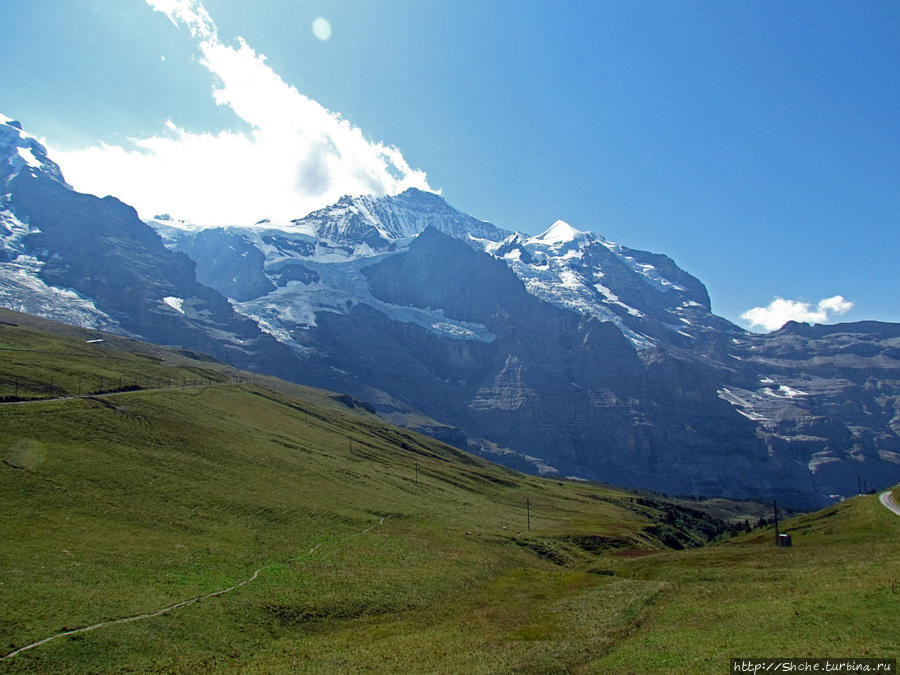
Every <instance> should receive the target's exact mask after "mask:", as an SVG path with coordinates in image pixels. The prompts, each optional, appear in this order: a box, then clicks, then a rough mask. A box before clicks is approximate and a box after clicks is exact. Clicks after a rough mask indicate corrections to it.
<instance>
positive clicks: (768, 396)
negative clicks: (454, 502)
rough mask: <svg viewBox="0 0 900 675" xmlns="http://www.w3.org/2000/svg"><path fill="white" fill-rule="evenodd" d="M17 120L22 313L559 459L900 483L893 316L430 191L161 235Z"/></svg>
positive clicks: (498, 448) (824, 491)
mask: <svg viewBox="0 0 900 675" xmlns="http://www.w3.org/2000/svg"><path fill="white" fill-rule="evenodd" d="M4 119H5V120H7V121H6V122H4V123H3V124H2V125H0V128H2V138H3V139H6V140H7V141H8V142H5V144H4V145H3V146H2V147H3V148H4V149H5V159H4V156H2V155H0V178H2V183H3V193H4V195H5V197H4V198H3V199H4V201H3V203H2V208H0V226H2V228H0V259H2V260H3V262H2V264H0V300H2V302H3V303H4V304H6V305H7V306H12V307H13V308H15V309H24V310H25V311H30V312H32V313H36V314H41V313H43V314H44V315H47V316H54V317H57V318H61V319H63V320H68V321H70V322H73V323H78V322H82V323H86V324H89V325H93V326H95V327H101V326H102V327H106V328H112V329H114V330H118V331H120V332H125V333H130V334H134V335H140V336H142V337H144V338H148V339H151V340H154V341H158V342H162V343H168V344H171V343H178V344H182V345H183V346H185V347H187V348H190V349H195V350H198V351H206V352H208V353H210V354H211V355H213V356H215V357H217V358H221V359H224V360H226V361H227V362H229V363H232V364H234V365H237V366H239V367H247V368H251V369H255V370H259V371H260V372H268V373H273V374H279V375H281V376H283V377H286V378H289V379H292V380H295V381H298V382H303V383H308V384H313V385H316V386H323V387H326V388H329V389H333V390H337V391H341V392H343V393H347V394H349V395H351V396H354V397H356V398H357V399H359V400H362V401H366V402H368V403H369V404H370V405H372V406H373V407H374V408H375V409H376V410H377V411H378V412H379V414H381V415H382V416H384V417H385V418H386V419H390V420H392V421H398V422H401V423H405V424H407V425H408V426H410V427H411V428H419V429H421V430H427V431H429V432H431V433H433V434H435V435H437V436H439V437H443V438H445V439H451V440H452V442H453V443H455V444H456V445H457V446H459V447H463V448H467V449H470V450H473V451H476V452H479V453H481V454H484V455H485V456H491V457H493V458H499V459H501V460H504V461H507V462H509V463H513V464H515V465H516V466H522V465H523V464H522V463H523V462H524V463H525V464H526V465H530V466H531V467H532V469H533V470H535V471H541V472H545V473H546V472H551V473H552V472H556V473H559V474H562V475H566V476H577V477H582V478H590V479H598V480H608V481H611V482H616V483H618V484H621V485H632V486H639V487H640V486H642V487H649V488H652V489H655V490H660V491H666V492H675V493H682V494H722V495H727V496H734V497H746V496H755V497H757V498H770V497H777V498H778V499H779V501H784V502H785V503H789V502H790V503H795V504H804V505H818V504H822V503H827V502H828V501H829V499H831V497H830V496H831V495H837V497H839V496H841V495H849V494H853V493H854V487H855V485H857V483H858V481H859V479H860V477H865V478H866V479H867V480H873V481H875V480H878V481H882V482H885V481H894V482H896V481H897V480H900V329H898V328H897V327H896V325H895V324H886V325H880V324H877V323H873V322H861V323H858V324H853V325H849V327H841V326H828V327H804V326H803V325H800V324H787V325H786V326H785V327H783V328H782V329H781V330H779V331H775V332H773V333H771V334H767V335H759V334H754V333H750V332H749V331H746V330H743V329H741V328H739V327H737V326H735V325H734V324H732V323H730V322H728V321H727V320H725V319H723V318H721V317H718V316H716V315H715V314H713V313H712V311H711V305H710V302H709V294H708V292H707V290H706V288H705V286H704V285H703V283H702V282H701V281H700V280H699V279H697V278H696V277H693V276H692V275H690V274H689V273H688V272H686V271H684V270H682V269H681V268H679V267H678V266H677V264H675V263H674V261H672V260H671V259H670V258H668V257H667V256H665V255H663V254H657V253H650V252H646V251H639V250H636V249H631V248H628V247H626V246H623V245H620V244H616V243H614V242H610V241H607V240H606V239H604V238H603V237H601V236H599V235H596V234H593V233H591V232H584V231H581V230H578V229H576V228H574V227H572V226H571V225H569V224H567V223H564V222H563V221H557V222H556V223H554V224H553V225H551V227H550V228H548V230H547V231H545V232H544V233H542V234H541V235H537V236H535V237H529V236H527V235H523V234H521V233H516V232H511V231H509V230H504V229H502V228H498V227H496V226H494V225H491V224H490V223H485V222H484V221H479V220H477V219H475V218H473V217H471V216H468V215H466V214H463V213H461V212H459V211H457V210H456V209H454V208H453V207H452V206H450V205H449V204H447V202H446V201H445V200H444V199H443V198H442V197H441V196H439V195H436V194H433V193H425V192H421V191H418V190H409V191H406V192H404V193H401V194H399V195H394V196H388V197H379V198H374V197H364V198H362V197H345V198H342V199H341V200H339V201H338V202H337V203H336V204H334V205H332V206H330V207H326V208H324V209H320V210H319V211H316V212H314V213H313V214H310V215H309V216H306V217H304V218H301V219H297V220H294V221H291V222H290V223H289V227H288V229H278V226H277V224H273V223H271V222H264V221H263V222H260V223H258V224H257V225H256V226H253V227H251V228H238V227H228V228H225V227H223V228H208V229H196V228H192V227H190V226H189V224H184V223H182V224H181V227H175V226H173V222H174V221H172V220H171V219H170V218H159V219H156V220H154V221H151V222H150V223H149V224H150V225H152V226H153V227H152V229H151V227H149V226H148V225H146V224H144V223H143V222H141V221H140V220H139V219H138V217H137V214H136V213H135V212H134V210H133V209H132V208H131V207H129V206H127V205H124V204H122V203H121V202H119V201H118V200H116V199H115V198H112V197H107V198H104V199H98V198H97V197H93V196H90V195H81V194H79V193H77V192H75V191H74V190H72V189H71V188H70V187H69V186H68V185H66V184H65V182H64V179H63V177H62V173H61V172H60V171H59V168H58V167H56V165H55V164H52V163H51V160H49V158H46V152H45V151H43V150H42V149H41V148H42V146H41V148H37V147H36V146H35V145H34V144H35V143H37V142H36V141H35V140H34V139H32V138H31V137H29V136H27V134H26V133H25V132H23V131H22V130H21V129H20V128H19V126H21V125H19V126H15V125H12V124H11V121H10V120H9V118H4ZM24 149H28V152H27V153H24V156H23V152H24ZM20 150H21V151H22V152H20ZM29 156H30V157H31V159H32V160H33V161H32V162H29V161H28V158H29ZM41 157H43V158H46V162H43V161H39V159H38V158H41ZM154 230H155V231H154ZM837 497H834V498H837Z"/></svg>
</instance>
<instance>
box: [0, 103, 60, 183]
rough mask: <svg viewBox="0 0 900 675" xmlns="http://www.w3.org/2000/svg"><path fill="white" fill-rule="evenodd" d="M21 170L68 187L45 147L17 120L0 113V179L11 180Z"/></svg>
mask: <svg viewBox="0 0 900 675" xmlns="http://www.w3.org/2000/svg"><path fill="white" fill-rule="evenodd" d="M23 170H25V171H29V172H31V174H32V175H38V174H43V175H45V176H49V177H50V178H52V179H53V180H55V181H57V182H59V183H62V184H63V185H65V186H66V187H70V186H69V184H68V183H66V181H65V179H64V178H63V175H62V172H61V171H60V170H59V166H57V164H56V162H54V161H52V160H51V159H50V158H48V157H47V148H45V147H44V146H43V145H41V144H40V143H39V142H38V141H37V139H36V138H35V137H34V136H32V135H31V134H29V133H28V132H27V131H24V130H23V129H22V124H21V123H20V122H19V121H17V120H14V119H12V118H10V117H7V116H6V115H3V114H2V113H0V180H3V181H9V180H12V179H13V178H14V177H15V176H17V175H18V174H19V173H20V172H21V171H23Z"/></svg>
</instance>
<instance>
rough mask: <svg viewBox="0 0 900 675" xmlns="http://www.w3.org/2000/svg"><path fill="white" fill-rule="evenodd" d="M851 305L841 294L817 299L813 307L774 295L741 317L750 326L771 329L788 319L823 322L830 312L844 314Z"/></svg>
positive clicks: (776, 327)
mask: <svg viewBox="0 0 900 675" xmlns="http://www.w3.org/2000/svg"><path fill="white" fill-rule="evenodd" d="M852 307H853V303H852V302H849V301H847V300H844V297H843V296H842V295H835V296H833V297H830V298H825V299H824V300H819V303H818V304H817V305H816V307H815V309H813V307H812V305H811V304H810V303H808V302H801V301H799V300H785V299H784V298H779V297H776V298H775V299H774V300H773V301H772V302H771V303H769V306H768V307H754V308H753V309H748V310H747V311H746V312H744V313H743V314H741V318H742V319H743V320H744V321H746V322H748V323H749V324H750V327H751V328H753V327H755V326H759V327H760V328H765V329H766V330H767V331H771V330H777V329H778V328H781V327H782V326H783V325H784V324H786V323H787V322H788V321H800V322H806V323H825V322H826V321H828V320H829V319H830V318H831V317H830V315H831V314H835V315H841V314H846V313H847V312H849V311H850V309H851V308H852Z"/></svg>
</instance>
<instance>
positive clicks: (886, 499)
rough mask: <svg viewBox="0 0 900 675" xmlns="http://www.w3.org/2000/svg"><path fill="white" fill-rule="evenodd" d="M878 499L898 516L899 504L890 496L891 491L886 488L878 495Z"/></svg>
mask: <svg viewBox="0 0 900 675" xmlns="http://www.w3.org/2000/svg"><path fill="white" fill-rule="evenodd" d="M878 501H880V502H881V503H882V504H884V505H885V506H886V507H887V508H889V509H890V510H891V511H893V512H894V513H896V514H897V515H898V516H900V506H898V505H897V503H896V502H895V501H894V498H893V497H892V496H891V491H890V490H887V491H885V492H882V493H881V494H880V495H878Z"/></svg>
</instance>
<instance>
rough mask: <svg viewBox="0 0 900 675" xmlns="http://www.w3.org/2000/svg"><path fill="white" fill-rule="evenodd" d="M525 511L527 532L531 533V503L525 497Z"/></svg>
mask: <svg viewBox="0 0 900 675" xmlns="http://www.w3.org/2000/svg"><path fill="white" fill-rule="evenodd" d="M525 510H526V511H527V512H528V531H529V532H531V501H530V500H529V499H528V497H525Z"/></svg>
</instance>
